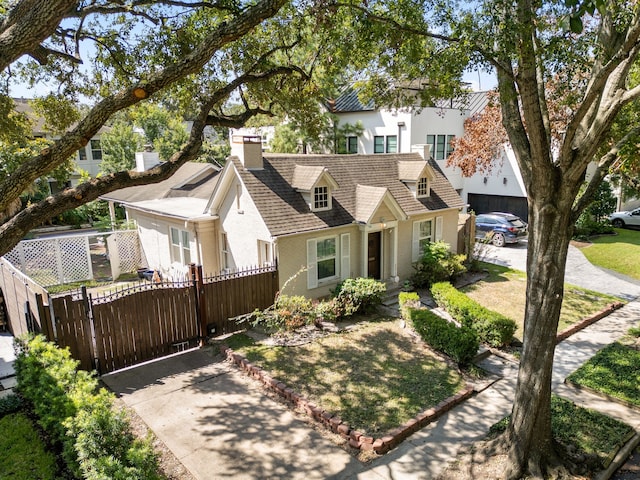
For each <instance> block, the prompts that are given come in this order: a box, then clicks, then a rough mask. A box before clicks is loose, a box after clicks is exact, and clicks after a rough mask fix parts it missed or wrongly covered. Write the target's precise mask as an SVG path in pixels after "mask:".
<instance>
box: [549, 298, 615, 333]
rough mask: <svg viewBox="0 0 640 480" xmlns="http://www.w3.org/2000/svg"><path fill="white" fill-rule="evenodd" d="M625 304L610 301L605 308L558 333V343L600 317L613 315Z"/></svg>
mask: <svg viewBox="0 0 640 480" xmlns="http://www.w3.org/2000/svg"><path fill="white" fill-rule="evenodd" d="M623 306H624V303H621V302H614V303H610V304H609V305H608V306H606V307H605V308H603V309H602V310H600V311H599V312H596V313H594V314H593V315H591V316H590V317H587V318H584V319H582V320H581V321H579V322H578V323H574V324H573V325H571V326H570V327H569V328H567V329H565V330H563V331H562V332H560V333H558V334H557V335H556V343H560V342H561V341H563V340H565V339H567V338H569V337H570V336H571V335H573V334H574V333H576V332H579V331H580V330H582V329H583V328H586V327H588V326H589V325H592V324H594V323H596V322H597V321H598V320H600V319H602V318H604V317H606V316H608V315H611V314H612V313H613V312H615V311H616V310H618V309H619V308H621V307H623Z"/></svg>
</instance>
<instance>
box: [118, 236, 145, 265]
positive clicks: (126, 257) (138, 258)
mask: <svg viewBox="0 0 640 480" xmlns="http://www.w3.org/2000/svg"><path fill="white" fill-rule="evenodd" d="M114 235H116V240H117V245H118V253H119V254H120V272H121V273H133V272H135V271H136V270H137V269H138V268H140V267H141V266H142V254H141V252H140V240H139V239H138V232H137V230H123V231H116V232H114Z"/></svg>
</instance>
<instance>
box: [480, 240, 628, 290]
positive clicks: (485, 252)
mask: <svg viewBox="0 0 640 480" xmlns="http://www.w3.org/2000/svg"><path fill="white" fill-rule="evenodd" d="M476 255H477V257H478V259H479V260H482V261H485V262H490V263H496V264H498V265H504V266H507V267H511V268H514V269H516V270H522V271H524V272H526V271H527V241H526V240H524V241H522V240H521V241H520V242H518V243H514V244H509V245H505V246H504V247H494V246H493V245H487V244H476ZM565 282H566V283H570V284H572V285H576V286H578V287H582V288H587V289H589V290H593V291H595V292H600V293H607V294H609V295H615V296H617V297H620V298H624V299H625V300H632V299H634V298H637V297H638V296H640V281H638V280H635V279H632V278H629V277H625V276H624V275H620V274H618V273H616V272H612V271H610V270H605V269H603V268H599V267H596V266H595V265H593V264H591V263H590V262H589V261H588V260H587V259H586V257H585V256H584V255H583V254H582V252H581V251H580V249H579V248H576V247H574V246H573V245H569V252H568V255H567V267H566V270H565Z"/></svg>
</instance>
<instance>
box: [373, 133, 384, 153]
mask: <svg viewBox="0 0 640 480" xmlns="http://www.w3.org/2000/svg"><path fill="white" fill-rule="evenodd" d="M373 153H384V137H383V136H380V135H376V136H375V137H373Z"/></svg>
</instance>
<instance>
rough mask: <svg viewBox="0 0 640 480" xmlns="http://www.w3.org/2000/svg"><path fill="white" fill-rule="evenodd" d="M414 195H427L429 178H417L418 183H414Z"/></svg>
mask: <svg viewBox="0 0 640 480" xmlns="http://www.w3.org/2000/svg"><path fill="white" fill-rule="evenodd" d="M416 196H418V197H427V196H429V179H428V178H427V177H420V178H419V179H418V184H417V185H416Z"/></svg>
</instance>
